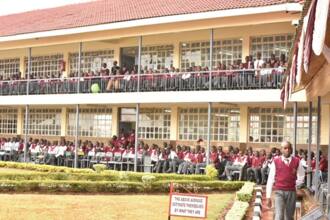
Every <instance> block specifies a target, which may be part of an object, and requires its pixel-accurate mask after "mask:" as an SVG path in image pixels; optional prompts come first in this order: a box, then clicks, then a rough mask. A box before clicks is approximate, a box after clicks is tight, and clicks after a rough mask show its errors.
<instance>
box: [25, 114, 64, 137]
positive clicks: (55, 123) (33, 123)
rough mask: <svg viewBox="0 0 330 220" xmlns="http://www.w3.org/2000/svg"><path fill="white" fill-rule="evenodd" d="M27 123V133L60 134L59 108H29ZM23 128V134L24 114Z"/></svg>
mask: <svg viewBox="0 0 330 220" xmlns="http://www.w3.org/2000/svg"><path fill="white" fill-rule="evenodd" d="M24 112H25V111H24ZM28 124H29V127H28V131H29V132H28V134H32V135H61V109H30V110H29V123H28ZM23 130H24V134H25V114H24V126H23Z"/></svg>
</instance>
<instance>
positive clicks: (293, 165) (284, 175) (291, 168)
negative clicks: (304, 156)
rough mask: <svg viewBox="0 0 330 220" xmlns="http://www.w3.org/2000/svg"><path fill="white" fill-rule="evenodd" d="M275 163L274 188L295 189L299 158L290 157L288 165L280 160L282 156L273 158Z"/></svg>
mask: <svg viewBox="0 0 330 220" xmlns="http://www.w3.org/2000/svg"><path fill="white" fill-rule="evenodd" d="M274 163H275V169H276V171H275V185H274V189H275V190H284V191H296V180H297V170H298V166H299V159H298V158H297V157H292V159H291V162H290V164H289V165H286V164H285V163H284V162H283V161H282V157H278V158H276V159H274Z"/></svg>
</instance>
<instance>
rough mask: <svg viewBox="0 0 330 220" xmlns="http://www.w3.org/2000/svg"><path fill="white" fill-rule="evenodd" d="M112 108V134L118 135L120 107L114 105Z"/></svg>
mask: <svg viewBox="0 0 330 220" xmlns="http://www.w3.org/2000/svg"><path fill="white" fill-rule="evenodd" d="M111 109H112V119H111V125H112V132H111V134H112V136H113V135H116V136H118V129H119V120H120V118H119V117H120V116H119V114H118V107H117V106H113V107H112V108H111ZM136 132H137V131H136Z"/></svg>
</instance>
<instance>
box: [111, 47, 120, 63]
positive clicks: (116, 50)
mask: <svg viewBox="0 0 330 220" xmlns="http://www.w3.org/2000/svg"><path fill="white" fill-rule="evenodd" d="M113 60H116V61H117V62H118V65H119V66H121V60H120V47H119V46H115V47H113Z"/></svg>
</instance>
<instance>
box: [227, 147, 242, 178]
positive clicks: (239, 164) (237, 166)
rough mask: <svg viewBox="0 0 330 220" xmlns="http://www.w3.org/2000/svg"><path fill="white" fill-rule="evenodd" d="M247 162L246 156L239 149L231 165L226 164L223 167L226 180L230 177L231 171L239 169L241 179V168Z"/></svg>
mask: <svg viewBox="0 0 330 220" xmlns="http://www.w3.org/2000/svg"><path fill="white" fill-rule="evenodd" d="M246 163H247V157H246V156H245V155H244V154H243V152H242V151H241V150H239V152H238V155H237V157H236V158H235V160H234V162H233V164H232V165H228V166H226V167H225V173H226V176H227V179H228V180H231V179H232V172H233V171H239V178H238V179H239V180H242V176H243V169H244V166H245V165H246Z"/></svg>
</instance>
